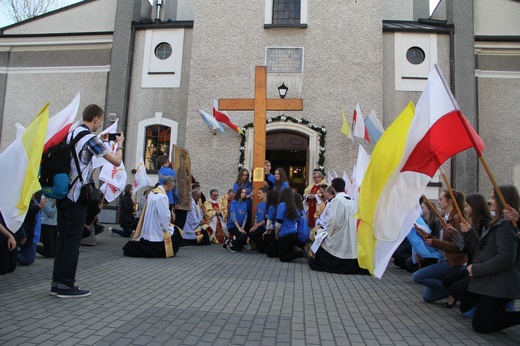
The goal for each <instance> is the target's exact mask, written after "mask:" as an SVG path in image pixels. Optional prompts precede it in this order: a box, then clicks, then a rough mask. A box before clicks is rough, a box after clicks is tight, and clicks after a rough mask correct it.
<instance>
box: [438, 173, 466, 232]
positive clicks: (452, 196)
mask: <svg viewBox="0 0 520 346" xmlns="http://www.w3.org/2000/svg"><path fill="white" fill-rule="evenodd" d="M441 168H442V166H441ZM442 177H443V179H444V182H445V183H446V187H447V188H448V192H449V193H450V196H451V200H452V201H453V205H454V206H455V210H457V213H458V214H459V216H460V221H461V222H462V223H465V224H468V221H466V219H465V218H464V216H463V215H464V214H462V211H461V210H460V206H459V204H458V203H457V199H456V198H455V194H454V193H453V189H452V188H451V185H450V183H449V181H448V177H446V173H444V170H442Z"/></svg>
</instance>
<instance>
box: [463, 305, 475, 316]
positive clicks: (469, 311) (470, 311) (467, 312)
mask: <svg viewBox="0 0 520 346" xmlns="http://www.w3.org/2000/svg"><path fill="white" fill-rule="evenodd" d="M476 310H477V307H476V306H474V307H473V308H472V309H471V310H468V311H466V312H463V313H462V316H464V317H466V318H473V316H474V315H475V311H476Z"/></svg>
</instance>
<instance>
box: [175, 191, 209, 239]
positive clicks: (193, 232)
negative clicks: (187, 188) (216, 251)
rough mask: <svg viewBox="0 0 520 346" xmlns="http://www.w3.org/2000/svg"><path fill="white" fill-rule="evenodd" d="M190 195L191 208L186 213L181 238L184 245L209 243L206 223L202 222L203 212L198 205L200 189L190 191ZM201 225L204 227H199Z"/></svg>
mask: <svg viewBox="0 0 520 346" xmlns="http://www.w3.org/2000/svg"><path fill="white" fill-rule="evenodd" d="M191 197H192V198H191V209H190V211H189V212H188V214H187V215H186V223H185V224H184V229H183V230H184V235H183V236H182V239H183V241H184V243H185V244H186V245H210V242H209V234H208V231H207V227H208V225H207V224H205V222H204V214H203V213H202V209H201V208H200V205H199V199H200V190H198V189H194V190H193V191H191ZM203 225H204V226H205V227H201V226H203Z"/></svg>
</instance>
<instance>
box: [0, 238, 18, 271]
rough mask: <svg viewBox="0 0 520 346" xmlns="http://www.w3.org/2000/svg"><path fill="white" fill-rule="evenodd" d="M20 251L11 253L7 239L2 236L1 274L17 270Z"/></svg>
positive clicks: (0, 240) (0, 245)
mask: <svg viewBox="0 0 520 346" xmlns="http://www.w3.org/2000/svg"><path fill="white" fill-rule="evenodd" d="M17 260H18V250H17V249H16V248H14V250H11V251H9V250H8V248H7V237H6V236H4V235H3V234H0V274H6V273H12V272H14V270H15V269H16V264H17Z"/></svg>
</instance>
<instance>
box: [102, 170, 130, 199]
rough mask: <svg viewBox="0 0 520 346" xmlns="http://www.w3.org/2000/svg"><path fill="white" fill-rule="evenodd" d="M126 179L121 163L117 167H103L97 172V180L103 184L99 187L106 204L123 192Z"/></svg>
mask: <svg viewBox="0 0 520 346" xmlns="http://www.w3.org/2000/svg"><path fill="white" fill-rule="evenodd" d="M107 162H108V161H107ZM126 179H127V174H126V170H125V165H124V164H123V162H121V165H120V166H119V167H116V166H114V165H112V164H110V163H108V164H105V165H103V168H102V169H101V172H99V180H102V181H104V182H105V184H104V185H103V186H102V187H101V192H103V193H104V194H105V199H106V200H107V202H109V203H110V202H112V201H113V200H115V199H116V198H117V197H118V196H119V195H120V194H121V192H123V191H124V190H125V186H126Z"/></svg>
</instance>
